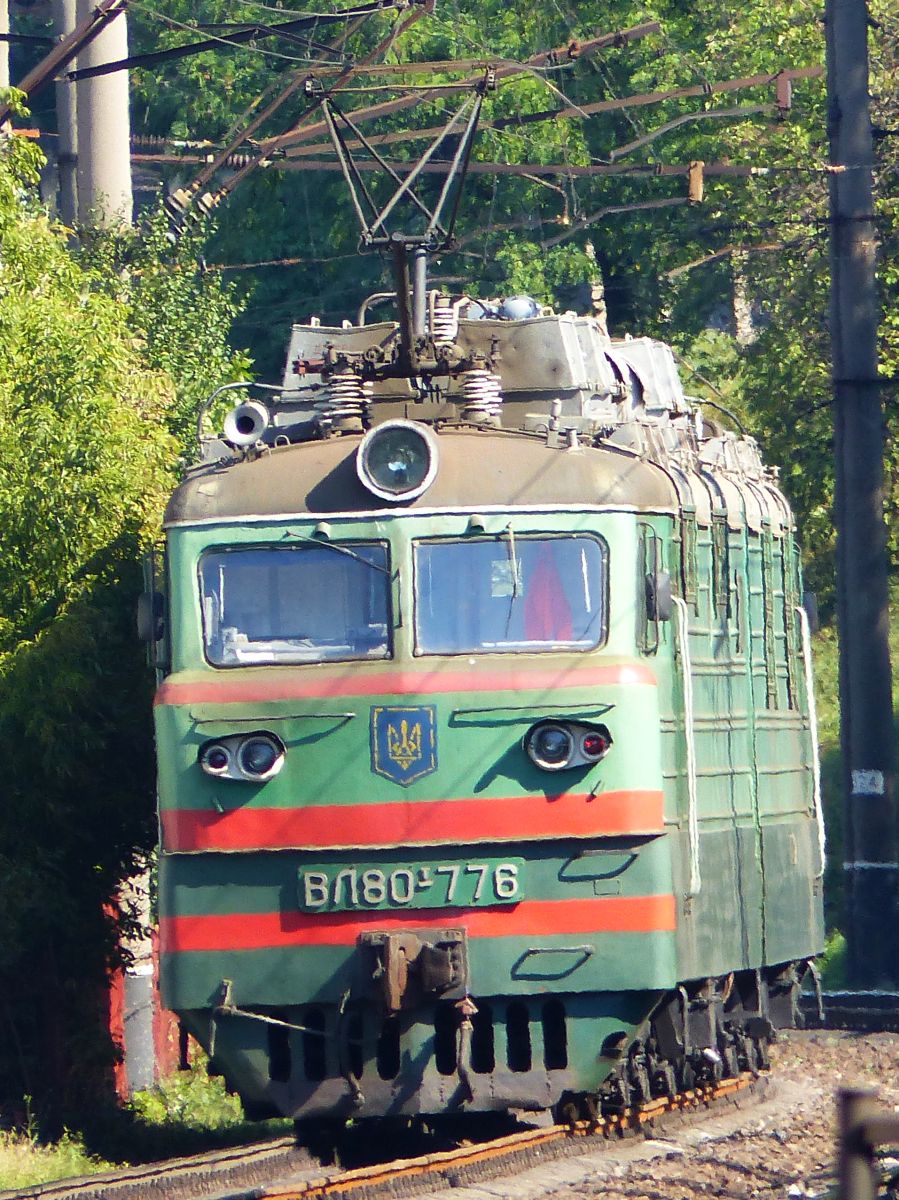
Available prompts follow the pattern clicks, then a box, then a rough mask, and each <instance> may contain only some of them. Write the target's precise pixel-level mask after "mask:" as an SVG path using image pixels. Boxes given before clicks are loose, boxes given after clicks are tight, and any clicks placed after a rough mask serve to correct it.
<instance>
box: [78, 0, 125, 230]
mask: <svg viewBox="0 0 899 1200" xmlns="http://www.w3.org/2000/svg"><path fill="white" fill-rule="evenodd" d="M94 6H95V0H77V13H78V17H79V20H83V19H85V18H87V17H88V16H89V15H90V13H91V12H92V11H93V9H94ZM127 57H128V26H127V24H126V17H125V16H124V15H122V16H120V17H119V19H118V20H117V21H115V22H113V23H112V24H110V25H108V26H107V27H106V28H105V29H104V30H103V32H102V33H100V34H99V35H98V36H97V37H96V38H95V39H94V40H93V41H92V42H91V43H90V44H89V45H88V46H86V47H85V48H84V49H83V50H81V51H80V52H79V54H78V64H79V66H81V67H95V66H99V65H100V64H101V63H107V62H112V61H114V60H117V59H120V58H127ZM75 87H76V89H77V92H76V94H77V100H76V103H77V106H78V218H79V220H80V221H81V223H82V225H91V224H93V225H104V226H109V227H114V226H116V225H123V224H130V222H131V218H132V208H133V198H132V193H131V144H130V136H131V127H130V121H129V116H128V72H127V71H118V72H117V73H116V74H115V75H103V76H100V77H99V78H95V79H85V80H82V81H81V82H80V83H77V84H76V85H75Z"/></svg>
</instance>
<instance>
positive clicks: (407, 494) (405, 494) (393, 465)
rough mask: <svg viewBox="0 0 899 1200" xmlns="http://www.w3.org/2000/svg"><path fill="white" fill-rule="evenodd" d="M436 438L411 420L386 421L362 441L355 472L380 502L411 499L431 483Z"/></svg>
mask: <svg viewBox="0 0 899 1200" xmlns="http://www.w3.org/2000/svg"><path fill="white" fill-rule="evenodd" d="M437 458H438V451H437V439H436V438H435V437H434V435H433V434H432V433H431V431H430V429H428V428H427V426H425V425H419V424H417V423H416V422H414V421H403V420H396V421H385V422H384V423H383V424H382V425H378V426H377V427H376V428H375V429H371V430H369V432H368V433H367V434H366V435H365V437H364V438H363V439H362V444H361V445H360V447H359V450H358V453H357V455H356V472H357V474H358V475H359V478H360V479H361V480H362V482H363V484H364V485H365V486H366V487H367V488H368V490H369V491H370V492H372V493H373V494H374V495H375V496H378V497H380V499H382V500H414V499H415V497H416V496H420V495H421V494H422V492H425V491H427V489H428V488H429V487H430V486H431V484H432V483H433V482H434V476H435V475H436V474H437Z"/></svg>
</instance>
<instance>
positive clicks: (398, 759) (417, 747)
mask: <svg viewBox="0 0 899 1200" xmlns="http://www.w3.org/2000/svg"><path fill="white" fill-rule="evenodd" d="M371 769H372V770H373V771H374V772H375V774H376V775H383V776H384V777H385V778H386V779H392V780H393V782H394V783H399V784H401V785H402V786H403V787H405V786H406V785H407V784H410V783H412V782H413V781H414V780H416V779H421V777H422V776H423V775H430V773H431V772H432V771H436V770H437V722H436V709H435V708H434V706H433V705H431V704H423V705H419V706H417V707H415V708H403V707H399V706H393V705H389V706H383V707H382V706H380V705H378V706H375V707H374V708H372V710H371Z"/></svg>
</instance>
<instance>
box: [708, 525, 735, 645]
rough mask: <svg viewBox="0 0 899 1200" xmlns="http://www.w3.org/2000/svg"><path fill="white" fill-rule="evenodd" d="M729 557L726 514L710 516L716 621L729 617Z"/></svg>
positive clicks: (713, 601) (713, 600) (713, 598)
mask: <svg viewBox="0 0 899 1200" xmlns="http://www.w3.org/2000/svg"><path fill="white" fill-rule="evenodd" d="M729 578H730V576H729V555H728V544H727V513H726V512H716V513H713V515H712V605H713V607H714V609H715V612H716V613H717V614H718V620H719V621H721V622H724V621H726V620H727V619H728V617H730V615H731V611H730V590H729V588H728V583H729Z"/></svg>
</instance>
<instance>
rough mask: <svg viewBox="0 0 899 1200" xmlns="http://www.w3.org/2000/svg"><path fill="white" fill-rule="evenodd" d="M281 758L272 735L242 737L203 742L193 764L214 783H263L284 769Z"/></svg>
mask: <svg viewBox="0 0 899 1200" xmlns="http://www.w3.org/2000/svg"><path fill="white" fill-rule="evenodd" d="M284 754H285V751H284V744H283V743H282V741H281V739H280V738H278V737H276V736H275V735H274V734H273V733H264V732H263V733H244V734H234V735H232V736H231V737H224V738H216V739H215V741H212V742H205V743H204V744H203V745H202V746H201V747H200V752H199V754H198V756H197V761H198V763H199V764H200V768H201V769H202V770H203V771H205V773H206V774H207V775H211V776H213V778H215V779H238V780H244V781H245V782H249V783H265V782H266V780H268V779H274V777H275V776H276V775H277V774H278V772H279V771H280V770H281V768H282V767H283V766H284Z"/></svg>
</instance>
